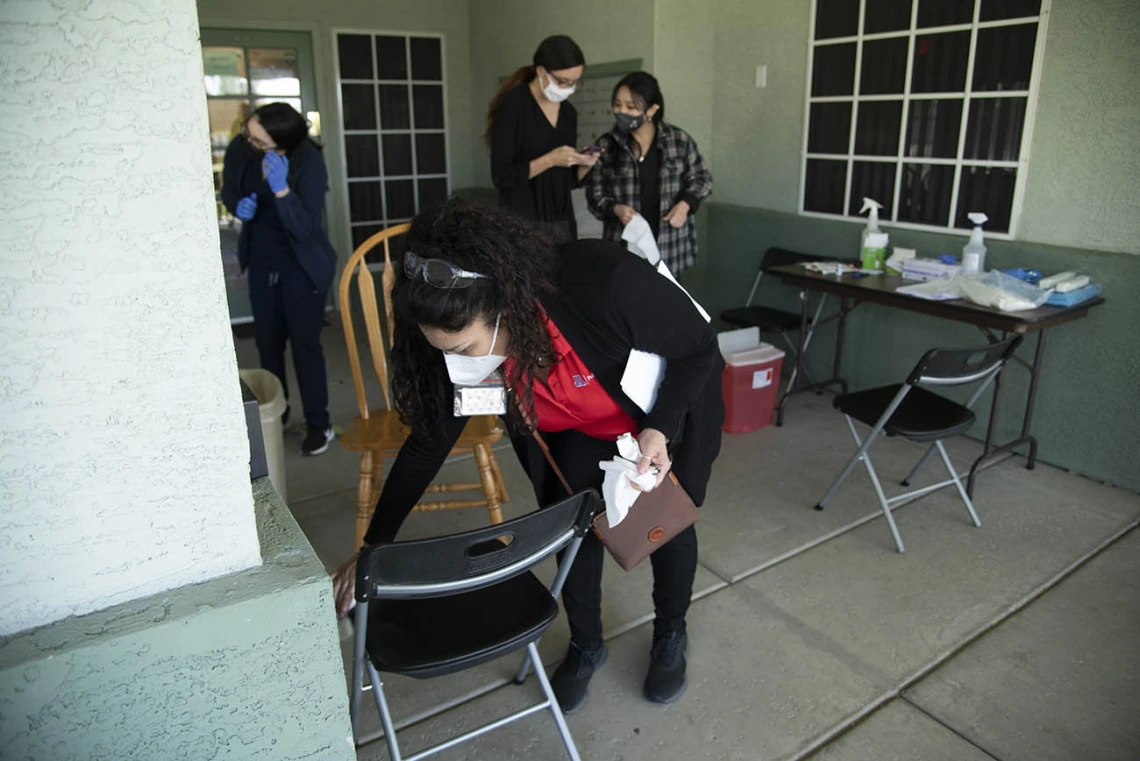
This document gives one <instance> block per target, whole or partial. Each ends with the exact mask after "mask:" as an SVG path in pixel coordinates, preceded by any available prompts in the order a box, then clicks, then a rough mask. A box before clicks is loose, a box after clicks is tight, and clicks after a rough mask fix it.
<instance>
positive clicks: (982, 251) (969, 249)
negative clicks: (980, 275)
mask: <svg viewBox="0 0 1140 761" xmlns="http://www.w3.org/2000/svg"><path fill="white" fill-rule="evenodd" d="M966 216H967V217H968V218H969V220H970V221H971V222H973V223H974V224H975V225H977V226H976V227H975V228H974V229H973V230H971V231H970V240H969V242H967V243H966V245H965V246H962V272H963V273H966V274H969V273H972V272H985V271H986V244H985V243H983V242H982V225H983V224H985V223H986V222H988V221H989V217H987V216H986V215H985V214H983V213H981V212H980V211H975V212H971V213H970V214H967V215H966Z"/></svg>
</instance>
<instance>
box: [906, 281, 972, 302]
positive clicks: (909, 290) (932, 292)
mask: <svg viewBox="0 0 1140 761" xmlns="http://www.w3.org/2000/svg"><path fill="white" fill-rule="evenodd" d="M895 293H901V294H902V295H904V296H915V297H917V298H920V299H926V300H927V301H953V300H954V299H960V298H962V294H960V293H959V292H958V288H957V286H956V285H955V284H954V282H953V281H951V280H944V279H940V280H930V281H927V282H925V283H916V284H915V285H904V286H901V287H899V288H896V289H895Z"/></svg>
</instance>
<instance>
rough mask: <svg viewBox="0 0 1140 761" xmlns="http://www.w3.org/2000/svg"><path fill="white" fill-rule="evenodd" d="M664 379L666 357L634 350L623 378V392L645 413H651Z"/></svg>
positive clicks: (626, 365) (631, 352)
mask: <svg viewBox="0 0 1140 761" xmlns="http://www.w3.org/2000/svg"><path fill="white" fill-rule="evenodd" d="M664 377H665V358H664V357H662V356H660V355H658V354H651V353H650V352H647V351H640V350H638V349H632V350H631V351H630V352H629V361H627V362H626V364H625V372H624V373H622V376H621V390H622V391H624V392H625V395H626V396H628V397H629V398H630V400H631V401H632V402H633V403H634V404H636V405H637V406H638V407H640V408H641V409H642V410H643V411H644V412H649V411H651V410H652V409H653V405H654V403H655V402H656V401H657V389H658V388H660V387H661V379H662V378H664Z"/></svg>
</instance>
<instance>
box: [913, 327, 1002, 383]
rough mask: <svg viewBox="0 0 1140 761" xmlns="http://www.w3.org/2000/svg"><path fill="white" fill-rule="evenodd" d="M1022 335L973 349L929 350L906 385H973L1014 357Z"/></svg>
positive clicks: (915, 367)
mask: <svg viewBox="0 0 1140 761" xmlns="http://www.w3.org/2000/svg"><path fill="white" fill-rule="evenodd" d="M1021 339H1022V336H1020V335H1014V336H1010V337H1009V338H1006V339H1005V340H1003V341H998V342H996V343H992V344H988V345H986V346H978V347H975V348H972V349H931V350H930V351H928V352H926V354H924V355H923V356H922V359H920V360H919V361H918V364H917V365H915V366H914V370H912V371H911V373H910V377H908V378H907V379H906V382H907V383H909V384H911V385H912V386H914V385H933V386H954V385H959V384H962V383H972V382H974V381H977V380H981V379H982V378H985V377H986V376H987V375H990V374H991V373H994V372H996V371H997V370H998V368H1000V367H1001V366H1002V365H1003V364H1005V362H1006V360H1008V359H1009V358H1010V357H1012V356H1013V353H1014V352H1015V351H1017V347H1018V346H1019V345H1020V344H1021Z"/></svg>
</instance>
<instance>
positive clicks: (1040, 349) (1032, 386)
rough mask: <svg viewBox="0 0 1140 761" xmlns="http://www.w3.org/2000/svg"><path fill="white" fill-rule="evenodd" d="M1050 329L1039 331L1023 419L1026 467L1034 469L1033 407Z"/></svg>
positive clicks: (1035, 456)
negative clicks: (1046, 337)
mask: <svg viewBox="0 0 1140 761" xmlns="http://www.w3.org/2000/svg"><path fill="white" fill-rule="evenodd" d="M1048 332H1049V331H1048V330H1042V331H1040V332H1038V333H1037V348H1036V349H1035V350H1034V352H1033V370H1032V371H1030V373H1029V398H1028V399H1027V400H1026V402H1025V418H1024V419H1022V421H1021V438H1022V439H1023V440H1025V441H1028V442H1029V460H1028V462H1026V463H1025V467H1026V468H1028V469H1029V470H1033V469H1034V468H1035V467H1037V437H1036V436H1033V435H1031V434H1030V433H1029V430H1030V428H1031V427H1032V425H1033V407H1034V406H1035V405H1036V404H1037V381H1038V380H1039V379H1040V378H1041V365H1042V364H1043V362H1044V360H1045V334H1046V333H1048Z"/></svg>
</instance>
